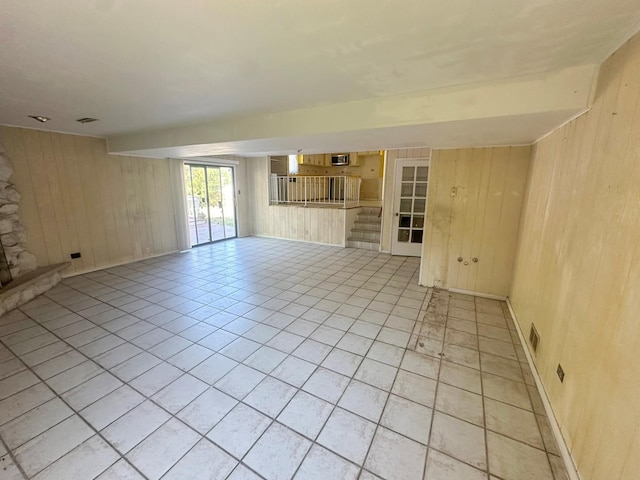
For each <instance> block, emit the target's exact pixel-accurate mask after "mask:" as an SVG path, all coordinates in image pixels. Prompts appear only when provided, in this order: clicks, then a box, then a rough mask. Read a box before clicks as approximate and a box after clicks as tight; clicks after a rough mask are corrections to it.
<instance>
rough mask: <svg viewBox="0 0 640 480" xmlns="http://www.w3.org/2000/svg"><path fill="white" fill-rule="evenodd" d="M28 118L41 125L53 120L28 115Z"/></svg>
mask: <svg viewBox="0 0 640 480" xmlns="http://www.w3.org/2000/svg"><path fill="white" fill-rule="evenodd" d="M28 117H29V118H33V119H34V120H36V121H38V122H40V123H47V122H48V121H49V120H51V119H50V118H49V117H45V116H44V115H28Z"/></svg>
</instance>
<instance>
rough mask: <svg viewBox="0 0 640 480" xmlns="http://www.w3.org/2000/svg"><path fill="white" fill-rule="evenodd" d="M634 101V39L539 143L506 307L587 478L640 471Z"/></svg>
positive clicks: (637, 68) (639, 122)
mask: <svg viewBox="0 0 640 480" xmlns="http://www.w3.org/2000/svg"><path fill="white" fill-rule="evenodd" d="M639 99H640V36H639V35H636V36H635V37H633V38H632V39H631V40H630V41H629V42H628V43H627V44H625V45H624V46H623V47H621V48H620V49H619V50H618V51H617V52H615V53H614V54H613V55H612V56H611V57H610V58H609V59H608V60H607V61H606V62H605V63H604V64H603V65H602V68H601V71H600V76H599V79H598V89H597V92H596V98H595V101H594V104H593V108H592V110H591V111H590V112H588V113H587V114H585V115H583V116H582V117H580V118H578V119H576V120H574V121H572V122H570V123H569V124H567V125H565V126H564V127H563V128H561V129H559V130H557V131H556V132H554V133H553V134H551V135H549V136H548V137H546V138H545V139H543V140H542V141H541V142H539V143H538V144H537V145H536V148H535V150H534V155H533V159H532V165H531V172H530V176H529V180H528V188H527V195H526V199H525V204H524V208H523V215H522V223H521V227H520V241H519V245H518V252H517V256H516V263H515V273H514V281H513V287H512V292H511V297H512V303H513V306H514V309H515V312H516V314H517V317H518V321H519V323H520V326H521V327H522V329H523V330H524V331H528V329H529V326H530V324H531V323H532V322H535V324H536V327H537V329H538V331H539V333H540V335H541V344H540V348H539V350H538V352H537V355H536V357H535V362H536V367H537V370H538V372H539V373H540V376H541V378H542V380H543V383H544V385H545V389H546V391H547V394H548V396H549V398H550V400H551V404H552V406H553V409H554V412H555V415H556V418H557V420H558V423H559V425H560V428H561V431H562V433H563V436H564V438H565V440H566V442H567V444H568V446H569V448H570V450H571V453H572V455H573V457H574V460H575V461H576V464H577V466H578V470H579V472H580V474H581V476H582V478H583V479H584V480H596V479H600V478H607V479H611V480H621V479H629V478H640V463H638V461H637V452H638V451H640V429H639V428H638V425H639V422H640V388H638V385H639V384H638V378H640V362H638V360H637V352H638V351H639V350H640V322H638V311H640V242H639V241H638V239H639V238H640V189H639V188H638V185H640V136H639V135H638V132H640V103H639ZM558 363H562V366H563V368H564V370H565V372H566V374H567V376H566V377H565V381H564V383H560V382H558V380H557V377H556V375H555V369H556V366H557V364H558Z"/></svg>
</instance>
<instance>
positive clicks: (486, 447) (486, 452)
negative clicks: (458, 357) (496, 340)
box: [473, 297, 491, 478]
mask: <svg viewBox="0 0 640 480" xmlns="http://www.w3.org/2000/svg"><path fill="white" fill-rule="evenodd" d="M473 318H474V323H475V326H476V341H477V342H478V367H479V369H480V394H481V396H482V422H483V426H484V428H483V429H482V430H483V432H482V433H483V435H484V455H485V459H486V462H485V463H486V474H487V478H490V477H491V465H490V464H489V434H488V431H489V430H488V428H487V401H486V397H485V395H484V376H483V375H482V373H483V369H482V355H481V354H480V353H481V350H480V328H479V326H478V304H477V302H476V297H474V298H473Z"/></svg>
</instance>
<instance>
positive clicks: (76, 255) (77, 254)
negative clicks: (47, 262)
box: [71, 252, 82, 259]
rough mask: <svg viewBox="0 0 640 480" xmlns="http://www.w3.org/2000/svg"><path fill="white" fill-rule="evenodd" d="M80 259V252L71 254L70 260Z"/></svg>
mask: <svg viewBox="0 0 640 480" xmlns="http://www.w3.org/2000/svg"><path fill="white" fill-rule="evenodd" d="M80 257H82V255H81V254H80V252H75V253H72V254H71V258H74V259H75V258H80Z"/></svg>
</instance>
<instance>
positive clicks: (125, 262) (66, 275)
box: [62, 249, 191, 278]
mask: <svg viewBox="0 0 640 480" xmlns="http://www.w3.org/2000/svg"><path fill="white" fill-rule="evenodd" d="M190 250H191V249H189V250H172V251H171V252H164V253H156V254H155V255H147V256H146V257H140V258H134V259H131V260H125V261H124V262H116V263H110V264H108V265H100V266H99V267H94V268H88V269H87V270H81V271H79V272H71V273H65V274H64V275H62V278H70V277H76V276H78V275H84V274H85V273H91V272H97V271H99V270H106V269H107V268H113V267H121V266H122V265H128V264H130V263H136V262H142V261H143V260H149V259H151V258H158V257H164V256H165V255H171V254H173V253H184V252H189V251H190Z"/></svg>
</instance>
